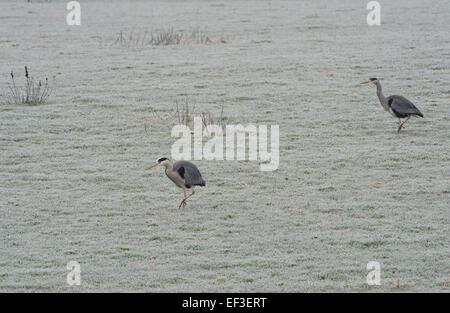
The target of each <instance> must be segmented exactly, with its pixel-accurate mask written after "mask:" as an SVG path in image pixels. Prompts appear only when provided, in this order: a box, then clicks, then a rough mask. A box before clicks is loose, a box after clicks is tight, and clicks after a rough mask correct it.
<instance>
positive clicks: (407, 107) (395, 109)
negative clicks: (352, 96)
mask: <svg viewBox="0 0 450 313" xmlns="http://www.w3.org/2000/svg"><path fill="white" fill-rule="evenodd" d="M371 83H373V84H375V85H376V86H377V95H378V99H380V102H381V105H382V106H383V108H384V109H385V110H386V111H388V112H389V113H391V114H392V116H394V117H396V118H398V129H397V133H399V132H400V130H401V129H402V127H403V125H404V124H405V123H406V122H407V121H408V120H409V119H410V118H411V116H414V115H416V116H420V117H423V114H422V112H420V111H419V109H418V108H416V106H415V105H414V104H413V103H412V102H411V101H409V100H408V99H406V98H405V97H402V96H395V95H394V96H389V97H387V98H386V97H385V96H384V95H383V92H382V90H381V84H380V81H379V80H378V78H370V80H368V81H365V82H362V83H361V84H371ZM402 118H406V119H405V120H404V121H403V122H402V120H401V119H402Z"/></svg>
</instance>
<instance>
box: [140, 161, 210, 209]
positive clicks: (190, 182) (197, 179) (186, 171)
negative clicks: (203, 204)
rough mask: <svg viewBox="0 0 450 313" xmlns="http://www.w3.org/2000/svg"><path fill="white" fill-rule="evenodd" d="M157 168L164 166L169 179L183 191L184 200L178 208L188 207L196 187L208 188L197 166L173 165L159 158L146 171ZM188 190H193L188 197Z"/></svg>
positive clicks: (182, 162)
mask: <svg viewBox="0 0 450 313" xmlns="http://www.w3.org/2000/svg"><path fill="white" fill-rule="evenodd" d="M156 166H164V167H165V168H166V170H165V172H166V175H167V177H169V178H170V180H171V181H173V183H174V184H175V185H176V186H177V187H179V188H181V189H183V192H184V198H183V200H182V201H181V203H180V206H179V207H178V208H181V206H183V208H184V207H186V200H187V199H188V198H189V197H191V196H192V195H194V186H206V183H205V181H204V180H203V178H202V175H201V174H200V171H199V170H198V168H197V166H195V165H194V164H192V163H191V162H188V161H177V162H175V163H173V164H172V162H170V160H169V159H168V158H159V159H157V160H156V163H155V164H153V165H150V166H149V167H147V168H146V169H147V170H149V169H151V168H153V167H156ZM186 189H192V193H191V194H190V195H189V196H187V195H186Z"/></svg>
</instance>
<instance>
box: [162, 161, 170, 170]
mask: <svg viewBox="0 0 450 313" xmlns="http://www.w3.org/2000/svg"><path fill="white" fill-rule="evenodd" d="M161 165H163V166H164V167H165V168H166V171H167V170H171V169H172V168H173V164H172V163H171V162H170V161H168V160H165V161H163V162H161Z"/></svg>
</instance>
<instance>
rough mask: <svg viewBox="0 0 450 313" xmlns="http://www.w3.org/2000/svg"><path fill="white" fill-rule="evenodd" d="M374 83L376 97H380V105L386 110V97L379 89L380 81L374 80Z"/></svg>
mask: <svg viewBox="0 0 450 313" xmlns="http://www.w3.org/2000/svg"><path fill="white" fill-rule="evenodd" d="M375 84H376V85H377V96H378V99H380V103H381V105H382V106H383V108H384V109H385V110H386V111H387V110H388V109H389V107H388V102H387V100H386V97H385V96H384V95H383V91H382V90H381V84H380V82H379V81H378V80H377V81H376V82H375Z"/></svg>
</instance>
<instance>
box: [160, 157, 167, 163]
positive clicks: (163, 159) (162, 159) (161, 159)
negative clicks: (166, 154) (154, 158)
mask: <svg viewBox="0 0 450 313" xmlns="http://www.w3.org/2000/svg"><path fill="white" fill-rule="evenodd" d="M165 160H168V158H159V159H158V163H161V162H162V161H165Z"/></svg>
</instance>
